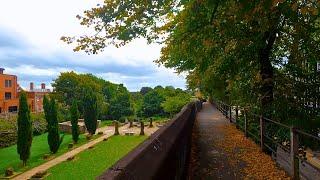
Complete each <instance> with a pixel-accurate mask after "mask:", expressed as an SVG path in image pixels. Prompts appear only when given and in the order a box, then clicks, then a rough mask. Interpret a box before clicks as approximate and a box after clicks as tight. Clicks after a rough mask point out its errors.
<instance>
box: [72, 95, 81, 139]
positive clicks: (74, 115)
mask: <svg viewBox="0 0 320 180" xmlns="http://www.w3.org/2000/svg"><path fill="white" fill-rule="evenodd" d="M70 114H71V125H72V139H73V141H74V142H75V143H77V142H78V140H79V126H78V119H79V117H80V115H79V110H78V104H77V101H75V100H74V101H73V103H72V106H71V108H70Z"/></svg>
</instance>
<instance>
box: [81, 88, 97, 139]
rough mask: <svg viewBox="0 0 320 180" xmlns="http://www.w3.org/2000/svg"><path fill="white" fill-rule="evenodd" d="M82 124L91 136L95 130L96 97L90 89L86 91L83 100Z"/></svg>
mask: <svg viewBox="0 0 320 180" xmlns="http://www.w3.org/2000/svg"><path fill="white" fill-rule="evenodd" d="M83 108H84V109H83V111H84V114H83V116H84V123H85V125H86V128H87V131H88V132H89V134H91V135H93V134H95V133H96V129H97V115H98V113H97V109H98V105H97V96H96V94H95V93H94V92H93V90H92V89H90V88H89V89H87V92H86V93H85V96H84V99H83Z"/></svg>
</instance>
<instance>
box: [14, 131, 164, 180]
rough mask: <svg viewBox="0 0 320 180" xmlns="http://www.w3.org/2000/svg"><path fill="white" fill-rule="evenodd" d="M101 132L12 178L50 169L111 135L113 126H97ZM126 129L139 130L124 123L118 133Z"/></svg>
mask: <svg viewBox="0 0 320 180" xmlns="http://www.w3.org/2000/svg"><path fill="white" fill-rule="evenodd" d="M156 130H158V128H157V127H156V126H154V127H153V128H149V127H147V126H146V127H145V129H144V131H145V134H146V135H148V136H150V135H151V134H152V133H154V132H155V131H156ZM101 131H102V132H103V135H102V136H101V137H99V138H97V139H94V140H92V141H89V142H88V143H86V144H84V145H82V146H80V147H78V148H75V149H73V150H71V151H69V152H67V153H65V154H62V155H61V156H58V157H56V158H54V159H52V160H50V161H48V162H46V163H44V164H41V165H40V166H37V167H35V168H33V169H30V170H28V171H26V172H24V173H22V174H20V175H18V176H16V177H14V178H13V180H26V179H29V178H30V177H31V176H33V175H34V174H36V173H37V172H40V171H46V170H48V169H50V168H51V167H53V166H55V165H57V164H59V163H61V162H63V161H66V160H67V159H68V158H69V157H72V156H75V155H77V154H78V153H80V152H82V151H84V150H86V149H88V148H89V147H90V146H94V145H95V144H97V143H99V142H101V141H103V139H104V138H108V137H110V136H112V135H113V134H114V127H108V126H107V127H102V128H99V129H97V131H96V132H101ZM126 131H130V132H134V133H135V134H138V133H139V132H140V128H137V127H133V128H128V125H125V126H122V127H120V128H119V132H120V134H122V135H123V134H124V133H125V132H126Z"/></svg>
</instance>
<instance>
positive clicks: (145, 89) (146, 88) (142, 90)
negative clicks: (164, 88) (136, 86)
mask: <svg viewBox="0 0 320 180" xmlns="http://www.w3.org/2000/svg"><path fill="white" fill-rule="evenodd" d="M149 91H152V88H151V87H142V88H141V89H140V94H142V95H143V96H144V95H145V94H147V93H148V92H149Z"/></svg>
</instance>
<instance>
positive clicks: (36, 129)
mask: <svg viewBox="0 0 320 180" xmlns="http://www.w3.org/2000/svg"><path fill="white" fill-rule="evenodd" d="M31 120H32V126H33V129H32V130H33V135H36V136H38V135H41V134H43V133H45V132H46V131H47V121H46V119H45V118H44V114H43V113H39V114H31Z"/></svg>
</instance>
